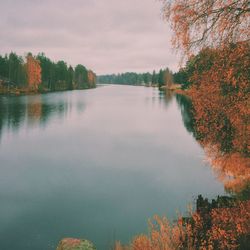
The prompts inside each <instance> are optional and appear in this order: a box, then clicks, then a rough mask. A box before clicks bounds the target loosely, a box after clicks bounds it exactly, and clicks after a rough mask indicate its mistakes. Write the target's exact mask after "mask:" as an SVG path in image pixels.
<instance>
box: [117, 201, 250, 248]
mask: <svg viewBox="0 0 250 250" xmlns="http://www.w3.org/2000/svg"><path fill="white" fill-rule="evenodd" d="M207 218H209V220H210V221H211V225H210V226H208V225H205V223H206V220H207ZM249 233H250V201H245V202H237V203H235V205H234V206H233V207H229V208H214V209H212V210H211V211H210V212H208V214H206V215H205V217H204V215H202V214H201V213H198V212H195V213H193V214H191V217H190V218H186V219H184V218H179V220H178V221H177V222H175V223H174V224H173V225H171V224H170V223H169V222H168V220H167V219H166V218H165V217H163V218H160V217H158V216H156V217H155V221H154V222H153V223H152V222H151V223H150V234H149V235H148V236H147V235H139V236H136V237H135V238H134V240H133V241H132V243H131V244H130V246H129V248H128V246H127V247H126V248H122V246H121V245H119V248H115V250H121V249H130V250H177V249H189V250H194V249H200V250H216V249H230V250H233V249H237V247H238V246H239V242H240V240H242V239H244V237H247V236H248V235H249Z"/></svg>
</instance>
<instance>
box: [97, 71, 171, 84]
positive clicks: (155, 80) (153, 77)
mask: <svg viewBox="0 0 250 250" xmlns="http://www.w3.org/2000/svg"><path fill="white" fill-rule="evenodd" d="M97 81H98V83H103V84H125V85H145V86H158V87H160V88H161V87H162V86H165V85H167V84H168V85H171V84H173V83H174V82H175V74H173V72H172V71H171V70H170V69H169V68H167V67H166V68H165V69H160V70H159V71H158V72H157V71H155V70H154V71H153V72H152V73H150V72H146V73H135V72H126V73H121V74H111V75H100V76H98V77H97Z"/></svg>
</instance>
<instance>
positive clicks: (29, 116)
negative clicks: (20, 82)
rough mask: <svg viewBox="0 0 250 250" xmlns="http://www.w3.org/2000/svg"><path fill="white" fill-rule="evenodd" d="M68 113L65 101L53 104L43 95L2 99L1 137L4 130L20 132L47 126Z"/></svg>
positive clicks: (0, 110)
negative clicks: (54, 119)
mask: <svg viewBox="0 0 250 250" xmlns="http://www.w3.org/2000/svg"><path fill="white" fill-rule="evenodd" d="M67 112H68V103H67V102H65V101H63V100H61V99H60V100H52V101H51V102H50V101H49V100H47V99H46V97H44V96H43V95H36V96H22V97H1V98H0V136H1V133H2V131H3V130H4V129H8V130H11V131H18V130H19V129H20V128H21V127H22V125H24V124H25V123H27V125H28V127H29V128H30V127H32V126H33V125H36V124H40V125H43V126H44V125H46V124H47V123H48V121H49V120H50V119H52V118H55V117H57V118H59V119H63V117H64V116H65V114H66V113H67Z"/></svg>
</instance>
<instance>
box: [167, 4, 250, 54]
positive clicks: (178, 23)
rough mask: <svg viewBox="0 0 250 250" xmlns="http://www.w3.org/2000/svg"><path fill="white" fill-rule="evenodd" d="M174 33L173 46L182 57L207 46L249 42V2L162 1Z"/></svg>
mask: <svg viewBox="0 0 250 250" xmlns="http://www.w3.org/2000/svg"><path fill="white" fill-rule="evenodd" d="M162 1H163V3H164V9H163V14H164V16H165V18H166V19H167V20H168V21H169V22H170V24H171V27H172V29H173V31H174V36H173V40H172V41H173V45H174V47H175V48H177V49H181V50H183V51H184V53H185V54H189V53H190V52H195V51H196V49H197V48H198V49H201V48H202V47H206V46H213V47H221V46H222V45H225V44H230V43H237V42H239V41H246V40H249V38H250V5H249V0H228V1H223V0H209V1H208V0H173V1H172V0H162Z"/></svg>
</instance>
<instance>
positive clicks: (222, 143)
mask: <svg viewBox="0 0 250 250" xmlns="http://www.w3.org/2000/svg"><path fill="white" fill-rule="evenodd" d="M206 53H207V54H208V53H211V54H213V61H212V63H211V64H212V66H211V67H209V68H208V69H205V70H202V72H200V71H199V69H198V68H201V64H202V63H203V61H202V60H200V61H199V65H195V70H194V72H193V75H192V77H191V80H192V82H193V85H192V87H191V89H190V90H189V94H190V96H191V97H192V103H193V107H194V118H195V124H196V132H197V134H198V137H199V138H198V139H199V141H200V143H201V145H202V146H203V147H204V148H205V150H206V152H207V156H208V159H209V161H210V163H211V165H212V166H213V168H214V169H216V171H217V173H219V178H220V179H221V180H222V181H223V182H224V184H225V187H226V189H228V190H231V191H234V192H236V191H237V192H239V191H240V190H241V189H243V188H244V187H246V186H247V185H248V183H249V181H250V160H249V155H250V148H249V145H250V143H249V142H250V137H249V136H250V126H249V117H250V110H249V90H250V83H249V72H248V71H249V68H250V45H249V43H239V44H237V45H231V46H227V47H224V48H223V49H220V50H219V49H217V50H207V51H206ZM210 58H211V57H210ZM207 63H208V62H207V61H204V64H205V65H204V67H203V68H206V64H207Z"/></svg>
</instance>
